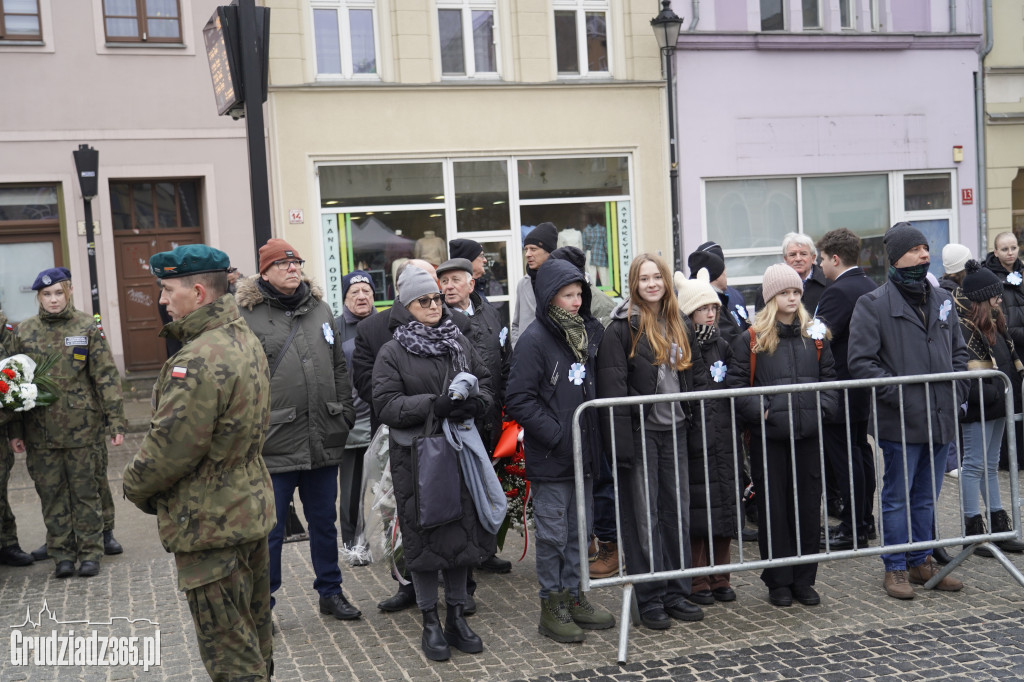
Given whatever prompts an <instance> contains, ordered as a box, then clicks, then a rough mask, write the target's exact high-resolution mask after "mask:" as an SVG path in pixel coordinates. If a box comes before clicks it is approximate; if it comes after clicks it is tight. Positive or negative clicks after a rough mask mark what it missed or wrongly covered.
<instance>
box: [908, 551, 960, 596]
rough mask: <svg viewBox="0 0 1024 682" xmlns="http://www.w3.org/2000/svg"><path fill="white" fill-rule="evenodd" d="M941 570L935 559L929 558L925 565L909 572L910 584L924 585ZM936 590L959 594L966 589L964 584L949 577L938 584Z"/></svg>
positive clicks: (913, 567) (914, 567) (913, 568)
mask: <svg viewBox="0 0 1024 682" xmlns="http://www.w3.org/2000/svg"><path fill="white" fill-rule="evenodd" d="M941 570H942V569H941V568H939V565H938V564H937V563H936V562H935V559H933V558H932V557H928V558H927V559H925V561H924V563H923V564H920V565H918V566H911V567H910V570H909V571H907V575H908V577H909V578H910V582H911V583H913V584H914V585H924V584H925V583H926V582H928V581H929V580H931V579H932V577H933V576H934V575H935V574H936V573H938V572H939V571H941ZM934 589H936V590H940V591H942V592H959V591H960V590H962V589H964V584H963V583H962V582H960V581H959V580H957V579H956V578H954V577H953V576H951V575H947V576H946V577H945V578H943V579H942V580H940V581H939V582H938V584H937V585H936V586H935V588H934Z"/></svg>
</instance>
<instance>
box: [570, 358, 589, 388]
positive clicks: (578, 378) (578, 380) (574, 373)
mask: <svg viewBox="0 0 1024 682" xmlns="http://www.w3.org/2000/svg"><path fill="white" fill-rule="evenodd" d="M586 376H587V368H586V367H584V366H583V365H581V364H580V363H578V362H574V363H572V367H570V368H569V381H571V382H572V383H574V384H575V385H577V386H579V385H581V384H582V383H583V379H584V378H585V377H586Z"/></svg>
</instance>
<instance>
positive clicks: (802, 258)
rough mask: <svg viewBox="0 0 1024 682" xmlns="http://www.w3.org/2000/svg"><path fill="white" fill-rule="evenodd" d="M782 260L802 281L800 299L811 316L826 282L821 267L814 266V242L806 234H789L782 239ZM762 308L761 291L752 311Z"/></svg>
mask: <svg viewBox="0 0 1024 682" xmlns="http://www.w3.org/2000/svg"><path fill="white" fill-rule="evenodd" d="M782 258H783V260H784V261H786V265H788V266H789V267H791V268H793V269H794V270H796V272H797V274H798V275H800V279H802V280H803V281H804V295H803V298H802V299H801V300H802V302H803V304H804V308H806V309H807V312H809V313H810V314H811V315H814V311H815V310H816V309H817V307H818V299H820V298H821V294H822V293H824V291H825V286H826V285H827V284H828V281H827V280H826V279H825V273H824V272H822V271H821V267H820V266H818V265H816V264H815V261H816V260H818V249H817V248H816V247H815V246H814V240H813V239H811V238H810V237H808V236H807V235H806V234H799V233H797V232H790V233H789V234H787V235H786V236H785V237H783V238H782ZM763 307H764V296H762V295H761V290H760V289H758V291H757V299H756V300H755V301H754V309H755V310H760V309H761V308H763Z"/></svg>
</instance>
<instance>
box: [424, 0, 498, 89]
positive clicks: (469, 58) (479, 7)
mask: <svg viewBox="0 0 1024 682" xmlns="http://www.w3.org/2000/svg"><path fill="white" fill-rule="evenodd" d="M435 9H436V12H437V13H435V15H434V20H435V21H436V22H437V26H438V31H437V63H438V71H439V72H440V73H441V78H442V79H444V80H460V79H468V78H474V79H490V80H495V79H499V78H501V49H500V45H499V44H498V39H499V35H498V34H499V30H500V27H499V18H498V2H497V0H439V1H438V3H437V7H436V8H435ZM441 10H460V11H461V13H462V59H463V63H464V64H465V67H466V72H465V73H444V66H443V65H442V64H441V30H440V27H441V17H440V14H439V12H440V11H441ZM473 12H490V13H491V18H492V21H493V22H494V26H493V29H492V32H493V35H494V41H493V43H492V44H493V45H494V69H495V70H494V71H478V70H477V68H476V52H475V47H476V46H475V44H474V42H473Z"/></svg>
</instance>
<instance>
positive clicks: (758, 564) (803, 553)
mask: <svg viewBox="0 0 1024 682" xmlns="http://www.w3.org/2000/svg"><path fill="white" fill-rule="evenodd" d="M983 379H996V380H998V381H1001V382H1002V384H1003V396H1004V401H1005V406H1006V412H1005V414H1006V415H1007V416H1006V426H1005V430H1004V433H1005V437H1006V442H1007V455H1008V459H1009V465H1010V467H1009V468H1010V491H1009V493H1010V494H1009V496H1008V497H1007V498H1006V500H1007V501H1006V502H1005V504H1004V505H1003V506H1004V509H1006V510H1007V511H1008V512H1010V514H1011V516H1012V524H1013V530H1011V531H1006V532H1001V533H995V532H992V530H991V528H992V525H991V514H990V512H989V511H988V510H987V509H986V510H985V511H983V512H982V516H983V518H985V519H986V528H987V532H986V533H985V534H982V535H971V536H967V535H966V534H965V526H964V520H963V499H962V480H963V476H962V474H961V476H960V477H959V478H958V479H957V487H956V492H957V495H958V509H959V517H958V518H959V524H958V525H959V529H960V533H959V535H953V536H949V537H944V538H940V537H938V534H937V533H936V537H935V539H933V540H915V539H914V537H913V529H912V526H911V514H910V505H909V503H908V504H907V505H906V506H907V518H906V523H907V533H908V542H906V543H903V544H896V545H885V544H884V538H885V528H884V520H883V515H882V508H881V494H882V483H883V475H884V470H883V467H884V462H883V460H882V458H881V455H880V449H879V446H878V441H879V437H878V409H879V407H880V405H879V402H878V389H879V388H880V387H883V386H896V387H897V394H898V396H899V399H900V413H901V414H900V417H901V419H900V421H901V424H902V427H901V435H902V445H903V470H904V477H903V479H904V482H905V486H906V488H907V489H906V490H904V495H905V497H904V499H905V500H909V483H906V481H907V478H908V477H907V475H906V472H907V455H906V443H907V441H906V417H905V414H904V410H903V394H904V387H905V386H909V385H914V384H926V385H933V384H941V383H950V384H951V385H952V386H953V387H954V388H953V395H954V396H956V395H957V392H956V388H955V385H956V383H957V382H959V381H963V380H970V381H971V382H972V383H973V382H977V383H978V384H979V385H980V382H981V381H982V380H983ZM854 389H870V405H871V412H870V417H869V421H868V435H869V436H873V438H874V442H873V443H872V444H871V448H872V456H873V459H874V461H875V464H876V466H875V493H874V496H873V502H872V504H873V509H875V510H877V511H876V513H875V517H876V519H877V531H878V542H877V544H875V545H874V546H871V545H870V543H868V545H867V546H860V544H859V543H857V542H856V540H855V544H854V549H847V550H837V549H832V548H831V547H830V546H829V540H828V538H829V533H828V516H827V514H822V512H821V510H822V509H827V506H826V505H827V492H826V491H825V489H826V486H825V446H824V441H823V439H822V437H821V434H822V425H823V418H822V407H821V394H822V393H823V392H825V391H836V392H839V393H841V394H842V395H843V397H844V400H843V401H842V402H841V405H842V407H843V409H844V411H845V414H844V415H843V416H844V418H845V421H846V424H847V426H846V455H847V460H850V459H851V458H852V454H851V434H850V427H849V409H850V408H849V397H850V391H851V390H854ZM806 392H813V393H815V394H816V400H815V402H816V405H817V420H818V437H817V449H818V464H819V467H820V473H821V480H822V491H823V497H824V498H825V499H822V500H816V501H815V502H814V503H816V504H818V505H819V509H818V510H817V511H816V513H818V514H819V515H822V516H823V518H824V523H823V524H822V527H823V528H824V529H825V532H824V537H825V543H826V548H825V550H824V551H821V550H820V549H819V547H818V546H815V547H814V548H812V550H811V551H807V548H804V547H801V546H800V540H799V533H798V534H797V555H796V556H788V557H773V556H771V553H772V552H771V548H772V546H773V544H774V543H772V540H771V535H770V525H771V524H770V521H771V511H770V510H771V505H770V500H768V501H766V505H767V508H768V510H769V511H768V518H767V522H768V525H769V531H768V546H769V556H768V557H767V558H762V557H760V556H758V555H759V552H755V553H753V554H755V556H753V557H751V556H750V554H751V552H748V551H746V549H745V548H744V546H743V544H744V543H743V541H742V539H740V538H741V531H742V529H743V525H744V514H743V507H742V504H741V499H742V493H741V480H740V476H741V472H742V471H743V461H742V458H743V456H744V455H743V449H742V447H741V445H742V442H743V436H742V428H741V427H740V426H739V424H740V422H739V421H738V420H737V413H736V398H740V397H745V396H757V397H758V399H759V401H760V407H761V409H760V414H761V418H760V430H761V436H762V442H763V441H764V440H765V439H764V436H765V428H766V424H765V415H764V408H765V397H766V396H771V395H778V394H788V396H789V397H788V406H789V408H790V411H789V436H790V438H789V440H790V456H791V461H790V464H791V465H793V466H794V469H795V466H796V455H795V452H796V451H795V438H794V426H793V404H794V401H793V396H794V395H795V394H798V393H806ZM924 395H925V403H926V404H925V412H926V414H927V429H928V435H929V441H931V440H932V436H933V433H934V431H933V426H934V425H933V422H932V415H933V410H934V409H935V408H936V407H937V406H932V405H931V396H932V392H931V391H930V390H925V391H924ZM716 399H725V400H728V402H729V410H730V419H731V427H732V429H731V430H732V446H733V465H734V471H735V481H734V484H735V485H734V486H733V487H734V488H735V491H736V492H735V505H736V506H735V511H736V520H737V526H736V532H735V535H734V538H733V539H734V540H735V542H736V548H737V550H738V561H733V562H731V563H728V564H717V565H716V564H715V563H714V553H713V551H711V548H710V547H709V551H708V555H709V556H708V560H709V564H710V565H709V566H705V567H700V568H693V567H690V568H687V567H686V563H685V559H684V556H683V555H684V553H685V552H686V551H687V549H688V548H686V547H683V543H682V542H680V557H679V565H680V566H683V568H682V569H679V570H673V571H660V572H649V573H643V574H628V573H627V572H626V567H625V557H624V556H623V549H622V547H623V542H622V514H623V513H624V511H625V512H627V513H632V512H633V511H634V510H623V509H620V507H619V500H620V494H619V492H620V485H621V484H622V483H621V481H620V476H619V473H620V472H619V469H618V466H617V463H618V460H619V453H618V452H617V449H616V446H615V420H614V419H613V418H612V414H613V408H615V407H625V406H634V405H635V406H638V407H639V409H640V425H641V426H640V430H639V432H638V435H639V436H640V442H641V443H643V446H642V452H640V453H636V454H637V456H638V457H640V460H637V461H635V463H634V466H642V467H643V471H644V480H645V481H646V482H647V483H646V485H648V486H649V482H650V477H649V475H648V474H649V469H648V464H647V452H646V450H647V447H646V438H645V436H646V431H647V428H646V416H647V410H648V409H649V408H650V406H652V405H654V404H656V403H665V402H675V401H680V402H684V403H687V402H688V403H697V404H696V405H695V406H694V407H693V409H692V410H691V415H692V416H691V418H690V420H691V421H696V420H701V421H703V417H704V415H705V414H706V412H705V406H706V402H705V401H710V400H716ZM950 408H951V409H952V411H953V414H954V422H955V431H956V432H957V433H959V430H960V429H959V427H960V421H961V411H960V405H951V406H950ZM881 409H887V408H886V407H885V406H884V405H883V406H881ZM586 410H598V411H599V413H598V415H597V416H598V418H599V419H600V418H602V417H604V416H605V415H604V414H601V412H600V411H604V410H607V417H608V420H609V422H610V430H611V441H612V442H611V443H607V444H606V448H607V449H608V450H610V452H606V453H595V456H607V455H610V456H611V462H612V467H611V468H612V476H613V485H614V499H615V523H616V533H617V543H618V548H619V549H618V552H619V569H618V573H617V575H614V576H612V577H609V578H600V579H592V578H590V573H589V570H588V566H589V562H588V558H587V557H588V544H589V533H588V525H589V521H588V514H590V510H588V509H587V500H586V499H585V497H584V477H583V461H582V456H583V455H582V449H581V442H582V441H581V436H582V431H581V426H580V418H581V416H582V415H583V413H584V412H585V411H586ZM673 412H674V411H673ZM1017 418H1018V419H1019V416H1017ZM981 420H982V422H983V423H984V422H985V415H984V407H983V406H982V411H981ZM1014 420H1015V416H1014V408H1013V392H1012V390H1011V385H1010V382H1009V380H1008V379H1007V377H1006V375H1004V374H1003V373H1002V372H1000V371H998V370H973V371H968V372H949V373H943V374H929V375H919V376H906V377H893V378H886V379H854V380H848V381H832V382H819V383H810V384H792V385H786V386H773V387H755V388H747V387H744V388H736V389H722V390H713V391H698V392H689V393H677V394H667V395H652V396H636V397H628V398H602V399H596V400H590V401H587V402H585V403H583V404H582V405H580V407H579V408H577V410H576V411H575V413H574V414H573V423H572V436H573V457H574V468H575V476H576V504H577V519H578V523H579V560H580V577H581V588H582V589H583V590H584V591H589V590H590V589H592V588H595V587H613V586H622V588H623V592H622V608H621V615H620V620H619V649H618V662H619V663H625V662H626V654H627V648H628V637H629V626H630V624H631V622H635V620H634V618H632V617H631V615H632V613H631V611H632V610H633V609H631V605H632V604H633V587H634V584H635V583H640V582H649V581H659V580H668V579H675V578H693V577H696V576H702V575H711V574H716V573H724V572H730V573H732V572H736V571H752V570H757V569H764V568H768V567H774V566H793V565H798V564H807V563H813V562H831V561H840V560H843V559H852V558H858V557H865V556H872V555H880V554H888V553H899V552H908V551H914V550H922V549H935V548H938V547H943V548H946V547H954V546H961V545H962V546H963V547H964V549H963V550H962V551H960V552H959V553H958V554H957V555H956V556H955V557H953V559H952V561H951V562H950V563H949V564H948V565H946V566H944V567H942V569H941V570H940V571H939V573H937V574H936V575H935V576H934V577H933V578H932V579H931V580H929V581H928V582H927V583H925V585H924V588H925V589H931V588H933V587H934V586H935V585H936V584H938V582H939V581H941V580H942V579H943V578H944V577H945V576H947V575H949V574H950V573H951V572H953V571H954V570H956V569H957V567H959V566H960V564H961V563H963V561H964V560H966V559H967V558H968V557H969V556H970V555H971V554H973V553H974V550H975V549H976V548H977V547H979V546H984V547H986V548H987V549H988V550H990V551H991V552H992V554H993V555H994V557H995V558H996V559H997V560H998V561H999V562H1000V563H1001V564H1002V565H1003V567H1004V568H1005V569H1006V570H1007V572H1009V573H1010V575H1011V576H1012V577H1013V578H1014V579H1015V580H1016V581H1017V582H1018V583H1020V584H1021V585H1022V586H1024V574H1022V573H1021V572H1020V571H1019V570H1018V569H1017V567H1016V566H1014V565H1013V563H1011V561H1010V560H1009V559H1008V558H1007V557H1006V556H1005V555H1004V554H1003V552H1002V551H1000V549H999V547H997V546H996V545H995V544H994V543H995V542H997V541H1002V540H1010V539H1014V538H1019V537H1020V536H1021V533H1020V531H1021V513H1020V492H1019V481H1018V474H1017V444H1016V439H1015V435H1014V434H1015V431H1014V427H1013V424H1014ZM672 421H673V427H675V426H677V425H680V426H681V424H677V423H676V417H675V414H673V418H672ZM748 428H754V429H756V428H757V425H748ZM673 431H675V429H674V428H673ZM702 433H703V436H702V443H703V445H704V447H703V451H702V453H700V455H701V456H703V457H704V467H703V470H704V471H705V483H704V492H705V505H704V508H705V510H706V515H707V518H706V522H707V526H706V527H707V529H708V536H709V537H708V540H709V543H710V540H711V537H710V536H711V532H710V530H711V527H712V520H711V511H710V510H711V500H710V497H711V494H710V491H709V490H708V486H707V478H706V472H707V471H708V457H707V438H708V434H707V429H706V428H704V429H702ZM982 433H983V446H984V445H987V443H984V429H982ZM673 447H674V450H675V453H676V454H677V455H678V442H677V441H676V439H675V437H673ZM953 447H955V448H956V449H957V454H958V462H959V461H960V460H961V457H960V454H961V453H960V450H961V444H960V442H959V438H957V439H954V441H953ZM984 449H985V450H986V451H987V448H984ZM696 454H697V453H690V454H689V456H690V457H693V456H695V455H696ZM749 455H750V457H755V456H764V453H763V452H761V453H758V452H751V453H749ZM674 459H675V471H674V475H675V490H676V500H675V507H676V510H677V512H676V513H677V519H676V521H677V523H678V525H679V527H680V528H682V525H683V523H682V516H683V508H682V506H681V505H680V504H679V502H680V485H679V484H680V474H681V470H683V469H685V468H686V467H687V466H688V463H687V460H686V459H683V460H682V461H680V458H679V457H678V456H676V457H675V458H674ZM930 459H931V466H932V481H933V485H932V502H933V505H934V509H935V519H936V522H935V526H936V528H937V527H938V515H939V506H938V491H937V490H936V486H935V484H934V481H935V475H934V473H935V467H936V466H937V465H936V462H935V458H934V457H931V458H930ZM641 461H642V464H641ZM765 461H766V460H765ZM848 464H849V466H850V467H852V462H850V461H848ZM942 466H944V463H942ZM593 470H594V471H595V472H596V471H597V470H598V466H597V464H596V462H595V466H594V468H593ZM850 471H852V468H851V470H850ZM943 473H944V471H943ZM768 475H769V472H768V470H767V467H765V476H766V477H767V476H768ZM941 476H942V474H940V477H939V480H940V481H941V480H942V478H941ZM687 477H688V476H687ZM766 480H767V479H766ZM986 485H987V480H986V478H985V476H984V473H983V475H982V486H983V490H984V486H986ZM948 486H949V482H948V481H947V485H946V486H944V487H945V488H948ZM766 487H767V486H766ZM850 487H851V495H850V498H851V499H853V498H854V495H853V494H852V483H851V484H850ZM796 488H797V486H796V483H795V481H794V483H793V494H794V497H797V494H796ZM764 492H767V491H764ZM647 493H648V494H647V495H646V496H645V497H644V499H642V500H639V501H638V502H639V503H642V504H646V505H647V514H646V516H647V522H646V525H645V526H644V525H643V524H641V526H642V527H641V528H640V532H641V539H642V540H646V543H644V545H643V546H644V552H645V553H647V554H648V565H649V566H650V565H654V561H653V558H654V557H653V551H652V529H651V523H650V519H651V513H650V512H651V510H650V507H649V500H650V497H649V493H650V490H649V489H648V490H647ZM759 494H761V491H759ZM687 497H688V496H687ZM985 499H988V495H986V496H985ZM645 500H646V502H645ZM801 502H802V501H800V500H799V499H797V500H796V505H797V511H796V513H795V516H796V517H797V518H799V504H800V503H801ZM983 504H984V500H983ZM856 514H857V510H856V509H853V518H854V519H856V518H857V515H856ZM590 519H592V516H590ZM681 535H682V533H681V531H680V536H681ZM644 536H645V537H644ZM856 536H857V532H856V522H855V528H854V537H856ZM680 540H681V537H680ZM748 598H751V597H748Z"/></svg>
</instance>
